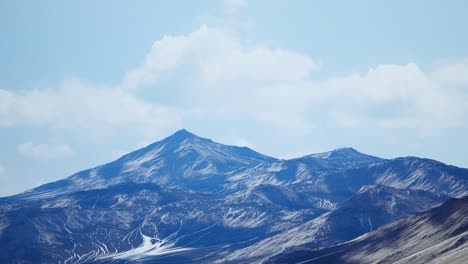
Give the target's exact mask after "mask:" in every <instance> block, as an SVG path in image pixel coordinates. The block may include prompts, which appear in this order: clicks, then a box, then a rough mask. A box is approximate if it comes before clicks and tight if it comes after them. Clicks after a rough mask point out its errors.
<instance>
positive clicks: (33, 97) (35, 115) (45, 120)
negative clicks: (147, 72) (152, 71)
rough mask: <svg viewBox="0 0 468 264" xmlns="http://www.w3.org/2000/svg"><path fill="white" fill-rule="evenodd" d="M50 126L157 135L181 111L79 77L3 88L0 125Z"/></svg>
mask: <svg viewBox="0 0 468 264" xmlns="http://www.w3.org/2000/svg"><path fill="white" fill-rule="evenodd" d="M30 125H39V126H48V127H53V128H68V129H77V130H78V131H77V132H80V133H87V134H99V133H101V134H105V135H106V136H109V137H110V136H112V135H114V134H118V133H128V132H134V133H133V134H135V135H150V136H152V137H154V136H155V135H157V134H161V132H165V131H166V130H172V129H174V128H175V127H178V126H180V117H179V115H178V113H177V112H176V111H175V110H173V109H170V108H168V107H163V106H159V105H156V104H153V103H150V102H146V101H144V100H142V99H140V98H138V97H136V96H135V95H133V94H131V93H128V92H125V91H123V90H122V89H119V88H116V87H100V86H94V85H91V84H86V83H83V82H80V81H77V80H71V81H65V82H63V83H62V84H60V85H59V87H58V88H56V89H47V90H31V91H25V92H10V91H7V90H0V127H17V126H30Z"/></svg>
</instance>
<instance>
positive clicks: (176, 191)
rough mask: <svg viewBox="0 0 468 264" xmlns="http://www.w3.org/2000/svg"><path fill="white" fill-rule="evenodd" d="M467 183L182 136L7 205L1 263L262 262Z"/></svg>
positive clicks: (368, 160) (462, 173)
mask: <svg viewBox="0 0 468 264" xmlns="http://www.w3.org/2000/svg"><path fill="white" fill-rule="evenodd" d="M467 179H468V170H467V169H463V168H457V167H454V166H449V165H446V164H443V163H440V162H437V161H433V160H429V159H422V158H416V157H406V158H396V159H382V158H378V157H373V156H369V155H366V154H363V153H360V152H358V151H357V150H355V149H352V148H342V149H337V150H333V151H330V152H325V153H319V154H312V155H307V156H304V157H299V158H295V159H289V160H282V159H276V158H272V157H268V156H265V155H262V154H260V153H257V152H255V151H253V150H251V149H249V148H245V147H236V146H227V145H223V144H219V143H216V142H213V141H212V140H209V139H205V138H202V137H199V136H196V135H194V134H192V133H190V132H188V131H186V130H181V131H178V132H176V133H175V134H173V135H171V136H169V137H167V138H165V139H163V140H161V141H159V142H155V143H153V144H151V145H149V146H147V147H145V148H142V149H139V150H137V151H134V152H131V153H129V154H127V155H124V156H122V157H121V158H119V159H117V160H115V161H112V162H110V163H108V164H104V165H101V166H98V167H95V168H92V169H88V170H84V171H82V172H78V173H76V174H74V175H72V176H70V177H68V178H65V179H63V180H59V181H56V182H53V183H48V184H45V185H43V186H39V187H37V188H35V189H32V190H29V191H26V192H24V193H21V194H18V195H14V196H10V197H4V198H0V263H89V262H93V263H128V262H130V263H134V262H150V263H152V262H153V263H154V262H163V263H214V262H232V263H250V262H253V261H257V262H259V261H263V260H267V259H268V258H270V257H272V256H273V255H276V254H278V253H279V252H289V251H291V250H298V249H300V248H311V247H328V246H332V245H335V244H336V243H344V242H346V241H348V240H350V239H354V238H356V237H358V236H360V235H362V234H365V233H367V232H372V231H374V230H376V229H377V228H379V227H380V226H382V225H385V224H388V223H390V222H393V221H396V220H398V219H401V218H403V217H407V216H410V215H413V214H416V213H419V212H422V211H424V210H428V209H430V208H432V207H433V206H436V205H437V204H439V203H441V202H443V201H444V200H446V199H448V198H449V196H451V197H460V196H463V195H464V194H467V193H468V184H467ZM421 239H422V238H421Z"/></svg>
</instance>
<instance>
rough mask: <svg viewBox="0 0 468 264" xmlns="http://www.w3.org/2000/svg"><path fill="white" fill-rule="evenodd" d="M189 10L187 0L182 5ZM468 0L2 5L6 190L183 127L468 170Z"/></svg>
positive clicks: (289, 148) (276, 150)
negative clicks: (433, 161)
mask: <svg viewBox="0 0 468 264" xmlns="http://www.w3.org/2000/svg"><path fill="white" fill-rule="evenodd" d="M182 6H183V8H181V7H182ZM467 8H468V6H467V4H466V1H321V2H319V1H278V0H271V1H263V0H257V1H247V0H228V1H221V0H219V1H138V2H136V3H132V4H129V3H128V2H125V1H76V2H64V1H2V2H0V33H1V40H2V41H0V58H1V59H0V72H1V74H0V145H1V146H2V147H1V148H0V195H9V194H14V193H17V192H20V191H23V190H26V189H29V188H32V187H34V186H37V185H39V184H42V183H46V182H49V181H53V180H57V179H60V178H63V177H66V176H68V175H70V174H72V173H74V172H76V171H79V170H82V169H86V168H89V167H92V166H95V165H99V164H102V163H105V162H108V161H111V160H113V159H114V158H116V157H118V156H119V155H121V154H124V153H126V152H129V151H131V150H134V149H137V148H139V147H141V146H144V145H146V144H149V143H151V142H153V141H157V140H160V139H162V138H164V137H165V136H167V135H170V134H171V133H173V132H174V131H176V130H178V129H180V128H186V129H188V130H189V131H192V132H194V133H196V134H198V135H200V136H204V137H209V138H212V139H214V140H216V141H219V142H222V143H226V144H235V145H246V146H250V147H252V148H254V149H255V150H257V151H259V152H262V153H264V154H267V155H271V156H275V157H279V158H291V157H297V156H301V155H305V154H310V153H315V152H320V151H327V150H330V149H334V148H338V147H345V146H351V147H354V148H356V149H358V150H360V151H362V152H365V153H368V154H372V155H376V156H381V157H386V158H393V157H397V156H409V155H415V156H422V157H429V158H434V159H438V160H441V161H443V162H446V163H449V164H454V165H457V166H462V167H468V160H467V159H466V157H467V154H468V153H467V149H468V148H467V147H468V141H467V140H466V136H465V135H466V134H468V128H467V126H468V117H467V116H468V106H467V105H468V104H467V103H466V102H467V100H468V36H467V34H466V25H468V18H467V17H466V14H465V11H466V10H467Z"/></svg>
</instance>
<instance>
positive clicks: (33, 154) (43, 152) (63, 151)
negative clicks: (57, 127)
mask: <svg viewBox="0 0 468 264" xmlns="http://www.w3.org/2000/svg"><path fill="white" fill-rule="evenodd" d="M17 151H18V153H19V154H21V155H23V156H25V157H29V158H34V159H41V160H53V159H62V158H67V157H70V156H72V155H73V151H72V149H71V148H70V146H68V145H66V144H61V145H49V144H33V143H31V142H26V143H21V144H19V145H18V147H17Z"/></svg>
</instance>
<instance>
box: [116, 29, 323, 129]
mask: <svg viewBox="0 0 468 264" xmlns="http://www.w3.org/2000/svg"><path fill="white" fill-rule="evenodd" d="M318 70H319V65H318V64H317V63H316V62H315V61H313V60H312V59H311V58H309V57H308V56H305V55H302V54H300V53H296V52H293V51H291V50H286V49H279V48H271V47H267V46H262V45H249V44H244V43H241V42H240V41H239V40H238V39H237V38H236V37H235V36H234V35H231V34H229V33H227V32H226V31H224V30H222V29H215V28H209V27H207V26H202V27H200V28H199V29H197V30H196V31H194V32H192V33H190V34H188V35H186V36H165V37H164V38H162V39H161V40H158V41H156V42H155V43H154V44H153V45H152V48H151V50H150V52H149V53H148V55H147V56H146V58H145V61H144V63H143V64H142V65H141V66H140V67H138V68H136V69H133V70H131V71H129V72H128V73H127V74H126V75H125V77H124V79H123V82H122V83H123V87H124V88H125V89H126V90H129V91H132V90H135V89H137V88H142V87H147V88H149V87H151V88H152V89H153V92H155V93H158V92H161V93H170V94H174V95H176V97H177V99H178V100H179V101H180V102H181V104H183V108H184V109H185V110H187V109H189V110H190V111H196V112H198V113H205V115H204V116H203V118H204V119H205V118H206V114H208V115H211V116H218V117H219V118H224V119H237V120H253V121H255V122H261V123H263V124H270V125H273V126H278V127H282V128H284V127H290V128H291V130H292V131H299V130H306V129H309V128H310V126H309V124H307V122H305V120H304V119H303V115H304V113H303V111H304V110H305V108H304V105H305V104H306V103H307V98H305V97H303V96H302V95H303V94H304V93H303V92H302V90H305V89H308V87H306V86H304V85H303V82H304V81H308V80H309V79H310V77H311V75H312V74H313V73H314V72H317V71H318ZM161 79H164V80H166V81H167V80H168V79H169V80H173V81H175V82H180V81H181V80H186V83H183V84H182V85H176V84H175V85H173V86H172V87H170V88H165V89H164V91H163V90H162V89H163V88H162V87H161V86H160V85H158V81H159V80H161ZM190 111H188V112H190ZM185 112H187V111H185Z"/></svg>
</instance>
